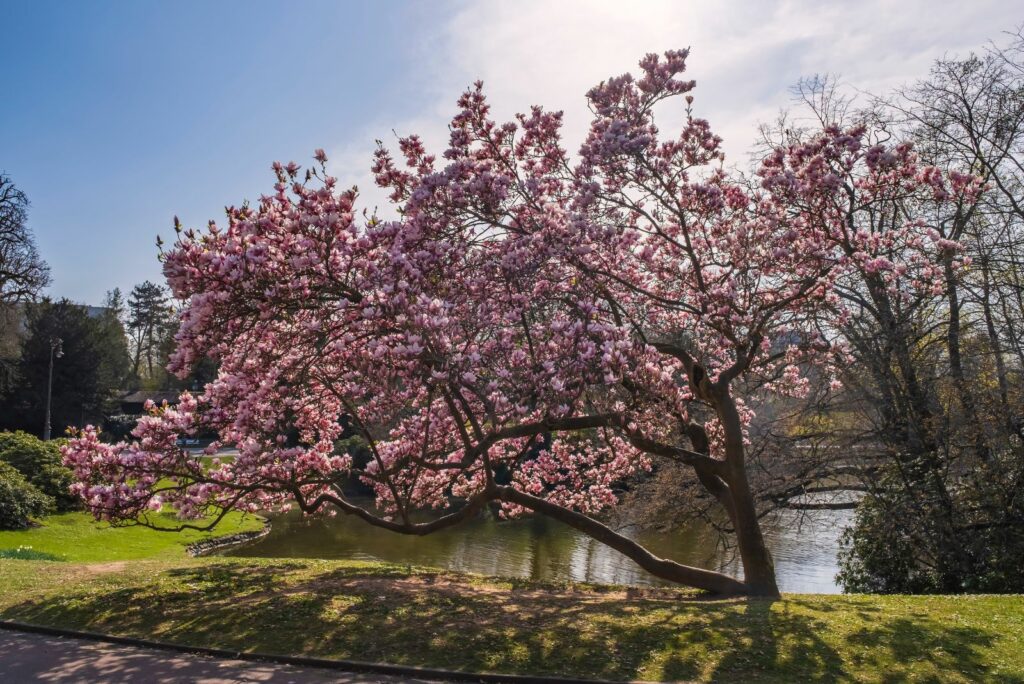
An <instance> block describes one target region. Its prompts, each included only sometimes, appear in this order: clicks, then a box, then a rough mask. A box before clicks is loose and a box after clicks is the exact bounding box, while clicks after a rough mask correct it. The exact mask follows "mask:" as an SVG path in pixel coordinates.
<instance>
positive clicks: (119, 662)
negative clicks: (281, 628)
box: [0, 629, 427, 684]
mask: <svg viewBox="0 0 1024 684" xmlns="http://www.w3.org/2000/svg"><path fill="white" fill-rule="evenodd" d="M0 682H4V684H21V683H22V682H60V683H61V684H63V683H65V682H83V683H84V682H88V683H89V684H108V683H114V682H117V683H118V684H120V683H122V682H142V683H144V684H157V683H160V684H164V683H170V682H175V683H176V682H182V683H184V682H189V683H190V684H192V683H194V684H233V683H234V682H268V683H270V684H285V683H289V684H290V683H293V682H294V684H309V683H312V682H316V683H317V684H323V683H326V682H341V683H345V684H369V683H370V682H381V683H382V684H384V683H386V684H395V683H397V682H420V683H422V684H427V682H425V680H419V679H403V678H401V677H391V676H385V675H370V674H350V673H346V672H340V671H337V670H323V669H318V668H303V667H292V666H290V665H277V664H272V663H257V662H250V661H244V660H222V659H219V658H209V657H205V656H199V655H190V654H183V653H175V652H173V651H160V650H156V649H148V648H136V647H134V646H122V645H120V644H106V643H102V642H98V641H87V640H83V639H66V638H62V637H51V636H45V635H42V634H29V633H25V632H16V631H11V630H6V629H0Z"/></svg>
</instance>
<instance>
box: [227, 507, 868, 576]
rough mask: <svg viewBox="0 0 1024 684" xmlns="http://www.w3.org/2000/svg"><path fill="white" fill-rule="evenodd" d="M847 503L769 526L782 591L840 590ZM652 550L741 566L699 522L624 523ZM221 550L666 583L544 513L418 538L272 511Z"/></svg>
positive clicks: (486, 519) (712, 564)
mask: <svg viewBox="0 0 1024 684" xmlns="http://www.w3.org/2000/svg"><path fill="white" fill-rule="evenodd" d="M851 516H852V513H851V512H850V511H827V512H815V514H814V516H813V517H808V515H807V514H798V513H796V512H787V513H785V514H783V515H782V516H781V517H780V518H779V520H778V521H777V522H776V523H775V524H772V525H770V526H768V527H767V529H766V530H765V536H766V538H767V542H768V546H769V548H770V549H771V551H772V555H773V557H774V558H775V568H776V572H777V574H778V580H779V588H780V589H781V590H782V591H786V592H802V593H838V592H839V591H840V590H839V588H838V587H837V585H836V583H835V575H836V572H837V571H838V568H837V565H836V552H837V550H838V538H839V535H840V533H841V532H842V529H843V527H845V526H846V525H848V524H849V523H850V520H851ZM620 532H622V533H624V534H626V535H627V536H629V537H632V538H634V539H636V540H637V541H639V542H640V543H642V544H643V545H644V546H646V547H647V548H648V549H650V550H651V552H653V553H654V554H656V555H659V556H663V557H667V558H671V559H673V560H676V561H679V562H681V563H687V564H690V565H698V566H701V567H706V568H714V569H720V570H723V571H726V572H729V573H731V574H737V575H738V574H739V573H740V571H739V560H738V558H737V557H736V554H735V552H734V551H731V550H729V549H723V548H720V546H719V545H718V544H717V537H716V536H715V535H714V534H712V533H710V531H709V530H708V529H707V528H706V527H703V526H700V525H692V526H689V527H687V528H683V529H678V530H672V531H666V532H659V531H650V530H636V529H631V528H624V529H620ZM224 554H225V555H231V556H250V557H251V556H256V557H278V558H280V557H284V558H330V559H362V560H381V561H389V562H393V563H408V564H412V565H427V566H434V567H440V568H447V569H450V570H460V571H465V572H474V573H479V574H484V575H502V576H511V577H522V578H529V579H540V580H574V581H583V582H600V583H612V584H630V585H653V586H661V585H666V584H668V583H667V582H664V581H663V580H660V579H658V578H656V577H652V576H651V575H649V574H648V573H647V572H645V571H644V570H643V569H642V568H640V567H639V566H638V565H636V564H635V563H634V562H633V561H631V560H630V559H628V558H626V557H625V556H623V555H622V554H620V553H619V552H617V551H614V550H612V549H610V548H608V547H607V546H605V545H603V544H600V543H599V542H596V541H594V540H593V539H591V538H590V537H587V536H586V535H584V534H582V533H580V532H577V531H576V530H574V529H573V528H571V527H568V526H567V525H564V524H562V523H559V522H557V521H554V520H550V519H548V518H543V517H532V518H525V519H520V520H503V521H498V520H495V519H494V518H493V517H492V516H490V515H486V516H481V517H479V518H477V519H474V520H468V521H465V522H463V523H462V524H460V525H458V526H456V527H451V528H447V529H444V530H441V531H439V532H435V533H433V534H430V535H427V536H424V537H411V536H405V535H401V534H398V533H395V532H389V531H387V530H383V529H380V528H378V527H374V526H372V525H370V524H369V523H366V522H364V521H362V520H360V519H358V518H355V517H352V516H346V515H340V514H339V515H338V516H337V517H335V518H312V519H304V518H303V517H302V516H301V515H298V514H295V513H291V514H287V515H280V516H276V517H273V518H272V529H271V532H270V534H269V535H267V536H266V537H264V538H262V539H260V540H258V541H256V542H254V543H251V544H247V545H244V546H238V547H234V548H231V549H228V550H226V551H225V552H224Z"/></svg>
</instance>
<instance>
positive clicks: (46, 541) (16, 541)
mask: <svg viewBox="0 0 1024 684" xmlns="http://www.w3.org/2000/svg"><path fill="white" fill-rule="evenodd" d="M151 517H152V518H153V520H154V522H156V523H157V524H159V525H161V526H166V527H174V526H175V525H176V524H177V520H176V519H175V518H174V516H173V515H172V514H170V513H161V514H158V515H155V514H154V515H151ZM38 522H39V525H38V526H37V527H31V528H28V529H24V530H10V531H0V554H5V553H8V554H9V553H13V552H14V550H15V549H17V548H18V547H31V549H32V551H33V552H35V553H45V554H48V555H49V556H50V559H51V560H64V561H79V562H100V561H120V560H136V559H141V558H181V557H183V556H184V555H185V547H186V546H188V545H189V544H191V543H193V542H196V541H200V540H202V539H209V538H210V537H216V536H221V535H229V534H235V533H238V532H250V531H254V530H259V529H261V528H262V527H263V520H262V519H261V518H259V517H257V516H253V515H242V514H241V513H234V512H233V513H229V514H228V515H227V516H225V518H224V520H222V521H221V522H220V523H219V524H218V525H217V527H216V528H214V530H212V531H211V532H199V531H196V530H183V531H181V532H167V531H158V530H152V529H149V528H147V527H143V526H139V525H136V526H130V527H112V526H111V525H110V524H108V523H105V522H97V521H96V520H94V519H93V517H92V516H91V515H89V514H88V513H83V512H77V513H64V514H61V515H51V516H47V517H45V518H42V519H40V520H39V521H38ZM7 557H10V556H7Z"/></svg>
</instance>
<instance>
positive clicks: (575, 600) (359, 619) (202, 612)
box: [0, 558, 1024, 682]
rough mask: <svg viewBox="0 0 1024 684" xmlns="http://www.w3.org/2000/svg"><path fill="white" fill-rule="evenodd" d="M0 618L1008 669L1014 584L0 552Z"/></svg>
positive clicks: (821, 672) (343, 640)
mask: <svg viewBox="0 0 1024 684" xmlns="http://www.w3.org/2000/svg"><path fill="white" fill-rule="evenodd" d="M0 616H2V617H4V618H12V619H19V620H25V621H30V622H35V623H41V624H49V625H58V626H64V627H72V628H83V629H92V630H99V631H106V632H112V633H116V634H127V635H133V636H143V637H151V638H158V639H165V640H169V641H176V642H181V643H188V644H193V645H211V646H220V647H227V648H237V649H243V650H254V651H263V652H277V653H288V654H299V653H301V654H311V655H317V656H324V657H334V658H351V659H357V660H376V661H387V662H395V663H406V664H414V665H425V666H436V667H446V668H454V669H466V670H477V671H479V670H488V671H496V672H505V673H510V672H518V673H532V674H562V675H579V676H592V677H602V678H609V679H630V678H638V679H652V680H657V679H682V680H700V681H759V682H775V681H778V682H791V681H807V680H826V681H835V680H839V681H878V682H883V681H884V682H901V681H940V682H947V681H948V682H978V681H1011V682H1024V597H1021V596H1002V597H995V596H962V597H954V596H918V597H904V596H796V595H791V596H788V597H786V598H785V599H783V600H782V601H776V602H768V601H762V600H750V601H746V600H729V601H706V600H701V599H699V598H698V597H695V596H693V595H688V594H685V593H679V592H672V591H659V590H648V591H634V590H629V591H627V590H621V589H615V588H607V587H604V588H602V587H592V586H586V585H551V584H540V583H534V582H525V581H508V580H493V579H484V578H479V577H473V576H466V575H459V574H455V573H446V572H440V571H434V570H427V569H419V568H417V569H409V568H405V567H399V566H394V565H384V564H375V563H361V562H342V561H284V560H255V559H237V560H226V559H212V558H207V559H193V560H177V561H169V560H161V561H140V562H135V563H127V564H120V567H113V568H111V567H109V566H103V567H96V566H88V565H78V564H70V563H47V562H38V561H13V560H0Z"/></svg>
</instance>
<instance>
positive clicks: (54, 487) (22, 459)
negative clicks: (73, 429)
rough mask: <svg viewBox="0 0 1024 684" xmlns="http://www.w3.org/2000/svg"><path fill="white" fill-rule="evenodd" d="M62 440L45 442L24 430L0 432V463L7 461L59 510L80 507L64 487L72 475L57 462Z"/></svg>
mask: <svg viewBox="0 0 1024 684" xmlns="http://www.w3.org/2000/svg"><path fill="white" fill-rule="evenodd" d="M63 443H64V440H59V439H55V440H52V441H49V442H44V441H43V440H41V439H39V438H37V437H35V436H33V435H30V434H28V433H27V432H21V431H18V432H0V462H4V463H7V464H9V465H11V466H13V467H14V468H16V469H17V470H18V472H20V473H21V474H22V475H23V476H24V477H25V479H27V480H28V481H29V482H30V483H31V484H32V485H34V486H35V487H36V489H38V490H39V491H41V492H42V493H43V494H45V495H46V496H48V497H50V498H51V499H53V501H54V504H55V506H56V510H57V511H59V512H62V513H63V512H65V511H73V510H77V509H79V508H81V501H79V499H78V497H76V496H73V495H72V494H71V492H70V491H68V487H70V486H71V483H72V482H74V476H73V475H72V473H71V471H70V470H69V469H68V468H65V467H64V466H63V465H62V464H61V455H60V447H61V445H62V444H63Z"/></svg>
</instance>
